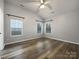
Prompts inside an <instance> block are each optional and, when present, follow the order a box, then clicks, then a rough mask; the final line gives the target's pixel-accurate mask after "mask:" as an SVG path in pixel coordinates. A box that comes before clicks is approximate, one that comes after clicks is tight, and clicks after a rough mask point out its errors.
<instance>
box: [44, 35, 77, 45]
mask: <svg viewBox="0 0 79 59" xmlns="http://www.w3.org/2000/svg"><path fill="white" fill-rule="evenodd" d="M46 37H47V38H50V39H54V40H58V41H63V42H67V43H72V44H77V45H79V43H76V42H72V41H68V40H63V39H59V38H53V37H48V36H46Z"/></svg>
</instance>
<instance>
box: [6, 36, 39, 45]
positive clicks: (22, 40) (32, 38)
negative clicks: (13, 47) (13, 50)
mask: <svg viewBox="0 0 79 59" xmlns="http://www.w3.org/2000/svg"><path fill="white" fill-rule="evenodd" d="M37 38H40V37H36V38H28V39H24V40H20V41H15V42H10V43H5V45H9V44H14V43H19V42H23V41H28V40H33V39H37Z"/></svg>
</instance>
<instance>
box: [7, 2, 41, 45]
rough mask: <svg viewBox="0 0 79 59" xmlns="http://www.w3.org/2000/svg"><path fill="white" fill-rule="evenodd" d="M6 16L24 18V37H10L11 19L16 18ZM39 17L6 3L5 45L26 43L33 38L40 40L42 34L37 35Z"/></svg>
mask: <svg viewBox="0 0 79 59" xmlns="http://www.w3.org/2000/svg"><path fill="white" fill-rule="evenodd" d="M6 14H12V15H16V16H23V17H25V19H22V21H23V35H22V36H16V37H13V36H11V35H10V33H11V32H10V19H13V18H14V17H11V16H10V17H8V16H7V15H6ZM37 19H38V17H37V16H36V15H35V14H33V13H31V12H29V11H27V10H25V9H23V8H21V7H19V6H16V5H13V4H10V3H8V2H6V1H5V44H9V43H13V42H18V41H24V40H28V39H32V38H38V37H40V36H41V34H38V33H37V28H36V27H37V22H36V21H35V20H37Z"/></svg>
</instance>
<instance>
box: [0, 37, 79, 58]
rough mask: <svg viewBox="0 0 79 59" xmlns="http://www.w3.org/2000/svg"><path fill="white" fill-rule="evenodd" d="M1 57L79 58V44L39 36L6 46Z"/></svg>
mask: <svg viewBox="0 0 79 59" xmlns="http://www.w3.org/2000/svg"><path fill="white" fill-rule="evenodd" d="M0 55H1V59H79V46H78V45H76V44H71V43H65V42H61V41H57V40H54V39H49V38H38V39H33V40H29V41H25V42H20V43H16V44H10V45H7V46H5V49H4V50H3V51H2V52H1V53H0Z"/></svg>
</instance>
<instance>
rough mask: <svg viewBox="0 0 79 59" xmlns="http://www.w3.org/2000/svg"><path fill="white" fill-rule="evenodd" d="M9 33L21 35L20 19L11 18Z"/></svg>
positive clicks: (21, 23) (21, 25) (21, 24)
mask: <svg viewBox="0 0 79 59" xmlns="http://www.w3.org/2000/svg"><path fill="white" fill-rule="evenodd" d="M10 27H11V35H22V29H23V22H22V21H21V20H15V19H11V24H10Z"/></svg>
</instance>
